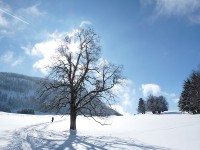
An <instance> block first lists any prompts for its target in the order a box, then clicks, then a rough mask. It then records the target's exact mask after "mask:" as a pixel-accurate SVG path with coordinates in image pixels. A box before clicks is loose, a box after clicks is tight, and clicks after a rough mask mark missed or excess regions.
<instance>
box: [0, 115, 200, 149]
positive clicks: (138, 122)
mask: <svg viewBox="0 0 200 150" xmlns="http://www.w3.org/2000/svg"><path fill="white" fill-rule="evenodd" d="M51 117H52V116H48V115H33V116H32V115H20V114H9V113H3V112H0V120H1V128H0V149H2V150H21V149H22V150H31V149H32V150H36V149H42V150H48V149H57V150H64V149H66V150H75V149H78V150H82V149H83V150H84V149H91V150H92V149H103V150H106V149H112V150H114V149H120V150H121V149H128V150H132V149H133V150H158V149H159V150H199V148H200V134H199V133H200V115H190V114H184V113H179V112H165V113H163V114H161V115H152V114H145V115H134V116H132V115H130V116H120V117H119V116H118V117H116V116H111V117H109V118H108V119H107V120H106V123H111V125H107V126H101V125H99V124H97V123H96V122H94V121H93V120H89V119H88V118H84V117H82V116H78V118H77V129H78V131H77V133H72V134H70V133H69V130H68V129H69V116H64V117H61V116H54V118H55V121H54V122H53V123H51ZM97 119H98V118H97Z"/></svg>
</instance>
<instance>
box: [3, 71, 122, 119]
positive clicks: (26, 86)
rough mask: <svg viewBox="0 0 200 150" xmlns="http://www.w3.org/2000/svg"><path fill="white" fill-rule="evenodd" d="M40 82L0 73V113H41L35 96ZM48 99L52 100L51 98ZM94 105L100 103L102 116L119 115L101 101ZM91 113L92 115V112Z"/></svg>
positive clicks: (41, 79)
mask: <svg viewBox="0 0 200 150" xmlns="http://www.w3.org/2000/svg"><path fill="white" fill-rule="evenodd" d="M41 81H44V78H38V77H29V76H25V75H21V74H16V73H6V72H0V111H5V112H16V111H18V110H21V109H27V108H31V109H34V110H35V111H41V107H40V106H41V105H40V102H41V101H40V99H39V98H38V96H37V95H38V93H37V90H38V89H39V85H40V82H41ZM48 98H49V99H52V96H49V97H48ZM95 103H100V104H101V105H102V107H103V108H104V110H105V111H104V114H103V115H104V116H107V115H108V116H109V115H118V116H120V115H121V114H120V113H118V112H117V111H115V110H113V109H111V108H110V107H108V106H107V105H105V104H104V103H102V102H101V101H95ZM88 107H89V106H88ZM55 111H56V110H55ZM66 111H68V110H67V107H66V108H64V109H61V111H60V113H66ZM82 111H85V112H86V114H88V113H89V112H87V110H82ZM92 113H93V114H94V112H92Z"/></svg>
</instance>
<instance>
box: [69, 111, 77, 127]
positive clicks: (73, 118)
mask: <svg viewBox="0 0 200 150" xmlns="http://www.w3.org/2000/svg"><path fill="white" fill-rule="evenodd" d="M70 130H76V109H75V108H74V107H73V108H72V107H71V110H70Z"/></svg>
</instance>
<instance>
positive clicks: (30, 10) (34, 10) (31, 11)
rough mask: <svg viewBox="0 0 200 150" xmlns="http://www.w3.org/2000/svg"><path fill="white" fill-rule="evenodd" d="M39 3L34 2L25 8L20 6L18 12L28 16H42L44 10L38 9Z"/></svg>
mask: <svg viewBox="0 0 200 150" xmlns="http://www.w3.org/2000/svg"><path fill="white" fill-rule="evenodd" d="M38 6H39V4H35V5H33V6H30V7H27V8H21V9H19V10H18V13H20V14H21V15H22V14H25V15H29V16H44V15H45V14H46V12H44V11H41V10H39V9H38Z"/></svg>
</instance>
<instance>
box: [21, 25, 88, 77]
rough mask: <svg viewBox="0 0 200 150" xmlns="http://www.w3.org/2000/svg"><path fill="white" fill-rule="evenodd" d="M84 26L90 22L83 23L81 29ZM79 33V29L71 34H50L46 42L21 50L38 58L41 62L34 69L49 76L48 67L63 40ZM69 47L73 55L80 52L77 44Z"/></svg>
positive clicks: (74, 43) (35, 64)
mask: <svg viewBox="0 0 200 150" xmlns="http://www.w3.org/2000/svg"><path fill="white" fill-rule="evenodd" d="M84 24H90V22H89V21H82V22H81V24H80V26H79V27H81V26H82V25H84ZM77 31H78V29H74V30H73V31H72V32H70V33H65V32H54V33H52V34H48V35H47V37H46V39H45V40H44V41H41V42H39V43H36V44H34V45H32V46H31V45H28V46H21V49H23V50H24V52H25V54H26V55H29V56H35V57H38V58H39V60H37V61H36V62H35V63H34V64H33V68H34V69H39V70H40V71H41V72H42V73H43V74H47V72H48V70H47V67H48V66H49V65H51V64H50V62H51V60H52V57H53V56H54V54H55V53H56V49H57V48H58V47H59V46H60V45H61V44H62V40H63V39H64V38H65V36H66V35H68V36H70V37H71V36H74V34H75V33H76V32H77ZM68 47H69V51H72V52H73V53H76V52H77V51H78V50H79V49H78V43H77V42H73V41H72V42H71V44H70V45H68Z"/></svg>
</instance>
